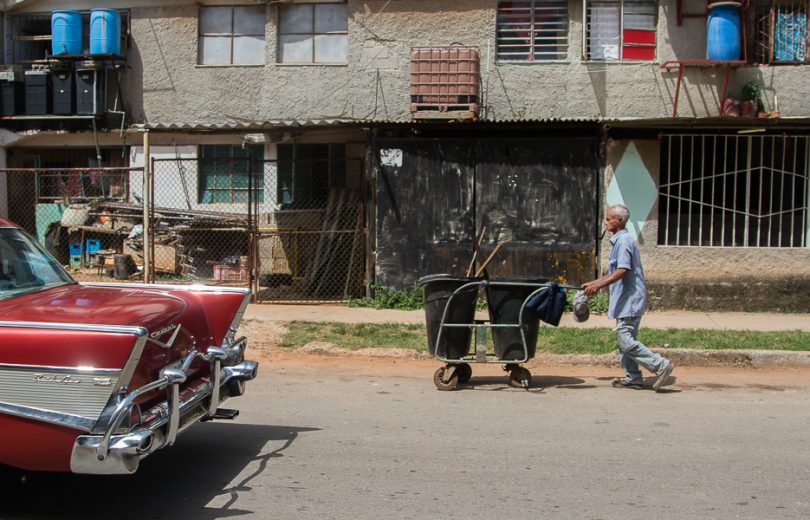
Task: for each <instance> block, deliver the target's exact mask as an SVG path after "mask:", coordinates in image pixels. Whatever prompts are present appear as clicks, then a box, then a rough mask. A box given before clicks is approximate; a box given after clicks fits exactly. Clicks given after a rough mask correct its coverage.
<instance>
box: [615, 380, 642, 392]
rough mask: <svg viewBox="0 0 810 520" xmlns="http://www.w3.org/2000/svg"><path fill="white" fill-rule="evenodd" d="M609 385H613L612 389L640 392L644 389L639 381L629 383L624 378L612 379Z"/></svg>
mask: <svg viewBox="0 0 810 520" xmlns="http://www.w3.org/2000/svg"><path fill="white" fill-rule="evenodd" d="M611 385H613V388H629V389H631V390H642V389H643V388H644V385H642V384H641V382H640V381H639V382H637V381H630V380H629V379H624V378H616V379H614V380H613V382H612V383H611Z"/></svg>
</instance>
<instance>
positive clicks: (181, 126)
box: [131, 118, 369, 132]
mask: <svg viewBox="0 0 810 520" xmlns="http://www.w3.org/2000/svg"><path fill="white" fill-rule="evenodd" d="M368 123H369V121H366V120H362V119H339V118H336V119H275V120H271V121H220V122H210V121H158V122H155V123H139V124H135V125H132V126H131V129H133V130H139V131H143V130H175V131H184V132H193V131H198V132H200V131H217V130H237V131H245V130H248V131H250V130H270V129H273V128H301V127H324V126H342V125H361V124H368Z"/></svg>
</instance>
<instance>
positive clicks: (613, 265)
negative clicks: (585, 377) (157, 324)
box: [582, 204, 675, 392]
mask: <svg viewBox="0 0 810 520" xmlns="http://www.w3.org/2000/svg"><path fill="white" fill-rule="evenodd" d="M629 218H630V211H629V210H628V209H627V207H625V206H622V205H621V204H617V205H615V206H610V207H609V208H608V209H607V213H606V214H605V226H606V227H607V230H608V231H610V233H611V234H612V237H611V238H610V243H611V244H612V245H613V248H612V249H611V250H610V260H609V262H608V273H607V274H606V275H605V276H603V277H601V278H597V279H596V280H593V281H591V282H588V283H586V284H583V285H582V288H583V289H584V290H585V294H587V295H588V296H591V295H593V294H595V293H596V292H597V291H598V290H599V289H601V288H602V287H605V286H610V304H609V305H608V318H610V319H615V320H616V328H615V329H614V330H615V331H616V339H617V340H618V342H619V353H620V358H621V362H622V368H624V378H622V379H617V380H616V381H614V382H613V386H616V387H622V388H632V389H635V390H640V389H641V388H643V386H642V383H643V381H644V377H643V376H642V374H641V370H639V365H641V366H642V367H644V368H645V369H647V370H649V371H650V372H652V373H653V374H655V375H657V376H658V377H657V378H656V380H655V382H654V383H653V389H654V390H655V391H656V392H658V391H660V390H661V387H662V386H664V385H665V384H666V382H667V378H668V377H669V375H670V374H671V373H672V369H673V368H674V367H675V364H674V363H673V362H672V361H670V360H668V359H666V358H665V357H663V356H661V355H660V354H656V353H655V352H653V351H652V350H650V349H649V348H647V346H646V345H644V343H642V342H640V341H639V340H638V339H636V338H637V337H638V326H639V323H640V322H641V316H642V314H644V310H645V309H646V307H647V288H646V287H645V285H644V268H643V267H642V266H641V256H640V255H639V251H638V245H637V244H636V241H635V240H634V239H633V237H632V236H630V233H628V231H627V229H625V226H627V221H628V219H629Z"/></svg>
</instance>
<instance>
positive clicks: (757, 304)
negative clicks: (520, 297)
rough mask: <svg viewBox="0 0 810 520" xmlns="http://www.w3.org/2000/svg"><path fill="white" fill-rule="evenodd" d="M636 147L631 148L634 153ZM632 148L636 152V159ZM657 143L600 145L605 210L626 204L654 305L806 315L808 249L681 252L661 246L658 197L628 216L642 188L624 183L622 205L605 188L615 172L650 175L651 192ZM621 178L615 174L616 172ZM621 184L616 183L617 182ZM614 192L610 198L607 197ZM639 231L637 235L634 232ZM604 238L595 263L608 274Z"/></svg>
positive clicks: (684, 249)
mask: <svg viewBox="0 0 810 520" xmlns="http://www.w3.org/2000/svg"><path fill="white" fill-rule="evenodd" d="M634 150H635V151H634ZM636 151H637V155H636ZM658 154H659V144H658V141H656V140H621V141H619V140H609V141H608V142H607V143H606V147H605V157H606V165H605V171H604V181H605V184H604V190H603V193H604V196H603V206H607V205H609V204H615V203H624V204H625V205H628V206H630V210H631V215H630V226H628V229H630V230H631V232H632V233H633V234H635V235H636V237H637V240H638V243H639V246H640V249H641V258H642V263H643V265H644V272H645V275H646V278H647V281H648V285H649V288H650V294H651V304H652V306H653V307H659V308H660V307H666V308H672V307H688V308H713V307H714V306H717V305H719V306H722V307H724V308H735V309H739V310H756V309H762V308H772V307H770V306H773V305H775V306H778V307H779V308H782V309H785V310H807V309H808V308H810V304H808V303H807V298H806V297H804V294H806V290H807V289H808V288H810V248H755V247H683V246H659V245H658V244H657V242H658V200H657V195H656V196H655V199H654V200H653V201H652V205H651V206H648V207H649V208H650V209H649V211H647V212H646V213H645V212H643V211H642V212H641V213H639V212H638V211H636V212H634V211H633V210H634V208H633V205H634V204H635V205H636V206H639V205H641V207H642V208H643V207H644V205H643V202H639V201H638V200H637V198H638V197H636V200H634V199H633V198H632V195H633V193H632V192H633V191H634V190H636V189H638V186H639V184H640V182H639V179H638V177H635V178H628V179H627V180H628V181H631V182H629V183H628V182H625V185H624V187H625V188H629V187H632V188H634V190H628V189H624V190H620V191H622V192H623V194H624V196H625V197H627V198H628V200H617V199H616V198H615V191H613V190H611V183H614V186H615V183H616V177H617V175H616V172H617V171H622V170H624V171H623V174H625V175H626V174H627V172H628V171H629V170H628V168H630V169H635V171H634V172H633V173H634V174H635V175H637V176H649V178H650V180H651V181H652V183H653V184H654V185H655V187H656V190H657V186H658V172H659V157H658ZM620 175H621V174H620ZM619 184H620V185H621V184H622V183H621V182H620V183H619ZM612 193H613V194H614V196H613V197H611V194H612ZM639 229H640V232H639V231H638V230H639ZM608 238H609V234H607V235H605V239H604V240H603V241H602V243H601V248H600V255H601V258H600V266H601V269H602V272H605V271H606V270H607V259H608V256H609V253H610V242H609V240H608Z"/></svg>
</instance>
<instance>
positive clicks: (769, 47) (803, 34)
mask: <svg viewBox="0 0 810 520" xmlns="http://www.w3.org/2000/svg"><path fill="white" fill-rule="evenodd" d="M807 4H808V1H807V0H800V1H783V0H776V1H774V0H765V1H760V2H756V3H754V5H753V6H752V7H751V10H752V11H753V24H754V27H753V31H752V33H753V35H754V38H753V40H754V43H753V45H754V53H753V58H754V60H755V61H756V62H757V63H769V64H779V63H788V64H790V63H807V36H808V34H807V12H808V5H807Z"/></svg>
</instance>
